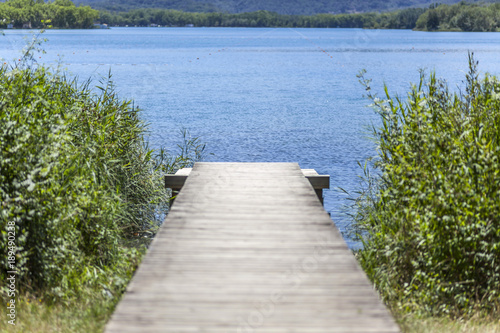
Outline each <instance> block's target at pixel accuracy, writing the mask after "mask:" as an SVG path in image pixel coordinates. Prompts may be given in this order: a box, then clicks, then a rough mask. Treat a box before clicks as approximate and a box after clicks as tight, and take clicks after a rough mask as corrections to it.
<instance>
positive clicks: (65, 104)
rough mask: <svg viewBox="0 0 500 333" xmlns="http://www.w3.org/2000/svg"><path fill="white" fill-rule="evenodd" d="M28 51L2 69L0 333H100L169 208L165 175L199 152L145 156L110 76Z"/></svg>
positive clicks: (193, 143)
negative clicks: (60, 66)
mask: <svg viewBox="0 0 500 333" xmlns="http://www.w3.org/2000/svg"><path fill="white" fill-rule="evenodd" d="M37 44H38V42H36V41H34V42H33V43H32V44H31V46H29V47H28V48H27V50H26V51H25V53H24V57H23V58H22V59H21V61H19V62H16V64H15V65H13V66H10V65H6V64H5V65H3V66H2V67H1V68H0V148H1V149H0V153H1V156H0V204H1V215H0V230H1V233H0V247H1V248H2V249H3V251H5V252H4V253H5V254H4V255H3V256H1V257H0V265H1V267H2V269H1V270H0V281H1V282H0V294H1V298H2V300H3V302H2V304H3V305H2V306H5V308H4V309H6V308H7V306H10V307H11V308H12V310H11V311H10V310H9V311H10V312H11V313H14V314H15V315H14V317H11V318H10V319H8V317H7V315H6V314H5V315H3V316H2V319H1V320H0V328H1V329H2V330H8V329H9V330H14V331H17V332H31V331H40V332H41V331H44V332H50V331H56V332H79V331H82V332H91V331H99V329H100V328H101V327H102V325H103V324H104V322H105V321H106V319H107V317H108V316H109V315H110V313H111V310H112V308H113V307H114V305H115V304H116V302H117V301H118V299H119V297H120V295H121V294H122V292H123V291H124V289H125V287H126V285H127V283H128V281H129V279H130V278H131V276H132V274H133V271H134V269H135V268H136V266H137V265H138V263H139V262H140V260H141V257H142V255H143V253H144V252H145V250H146V248H147V246H148V244H149V242H150V241H151V239H152V238H153V236H154V235H155V233H156V230H157V229H158V226H159V225H160V223H161V222H162V220H163V218H164V216H165V214H166V212H167V210H168V200H169V193H168V192H167V191H166V189H164V185H163V175H164V174H165V173H169V172H173V171H174V170H175V169H177V168H180V167H184V166H186V165H190V164H191V163H192V162H193V161H194V160H196V159H197V158H199V157H200V154H201V152H202V151H203V148H204V147H203V145H201V144H200V143H199V142H198V140H197V139H193V140H189V139H186V141H185V146H184V147H181V148H182V149H181V151H180V152H179V154H178V155H174V156H172V155H168V154H166V153H165V151H163V150H153V149H150V148H148V144H147V142H146V140H145V135H146V133H147V126H146V124H145V123H144V122H143V121H142V120H141V117H140V111H139V110H138V109H137V108H135V107H134V106H133V103H132V102H131V101H127V100H122V99H121V98H119V96H117V94H116V93H115V91H114V87H113V84H112V82H111V80H110V79H109V78H106V79H103V80H102V81H101V82H99V83H97V84H95V85H94V84H93V83H92V82H90V81H88V82H83V83H78V82H77V81H76V80H74V79H71V78H70V77H68V76H66V74H65V73H63V72H59V71H57V70H52V69H50V68H47V67H45V66H41V65H38V64H36V63H35V62H34V57H33V50H34V48H35V47H34V45H37ZM11 272H13V273H11ZM10 320H13V321H12V323H11V324H9V323H8V321H10ZM14 323H15V324H17V325H15V326H14V325H13V324H14ZM50 327H52V328H50Z"/></svg>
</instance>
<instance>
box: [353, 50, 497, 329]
mask: <svg viewBox="0 0 500 333" xmlns="http://www.w3.org/2000/svg"><path fill="white" fill-rule="evenodd" d="M477 66H478V63H477V62H476V61H475V60H474V57H473V54H469V72H468V73H466V75H465V80H464V87H461V88H460V90H459V92H456V93H452V92H450V89H449V87H448V85H447V83H446V81H445V80H444V79H438V78H436V75H435V73H431V74H430V75H426V74H425V73H424V72H421V75H420V82H418V83H417V84H414V85H412V88H411V90H410V91H409V92H408V94H407V95H406V97H399V96H396V97H392V96H390V94H389V92H388V88H387V86H385V96H383V97H382V98H379V97H377V96H376V95H374V94H373V93H372V90H371V87H370V83H371V80H370V79H366V77H365V71H362V72H361V73H360V75H359V76H358V77H359V78H360V82H361V83H362V84H363V85H364V86H365V88H366V92H367V97H368V99H369V100H371V102H372V107H373V108H374V110H375V112H376V113H377V114H378V115H379V116H380V119H381V126H380V127H379V128H375V127H374V128H373V129H372V137H373V139H374V140H375V142H376V143H377V147H378V148H377V151H378V155H377V156H376V157H375V158H374V159H372V160H368V161H367V162H366V164H365V167H364V178H363V182H362V184H363V185H362V186H361V190H360V191H359V192H358V193H357V195H356V197H353V198H351V199H352V200H353V205H352V206H350V207H349V208H348V209H349V211H350V212H352V213H353V215H352V224H351V226H352V227H351V228H352V229H351V232H352V233H353V234H354V235H357V237H358V239H359V240H360V241H362V243H363V249H362V250H359V251H357V252H356V256H357V259H358V262H359V263H360V265H361V267H362V268H363V270H364V271H365V272H366V274H367V275H368V277H369V278H370V280H371V281H372V282H373V283H374V285H375V286H376V288H377V290H378V291H379V293H380V295H381V297H382V299H383V300H384V302H385V303H386V304H387V305H388V306H389V307H390V308H391V310H392V312H393V314H395V316H396V317H397V318H398V319H399V322H400V324H401V325H402V327H403V328H405V330H408V331H411V332H419V331H422V328H421V327H419V326H421V325H420V324H419V321H420V320H423V322H428V320H429V319H431V321H434V320H436V321H435V324H436V325H438V326H439V325H441V324H440V323H439V321H440V322H441V323H445V322H446V321H448V323H449V324H452V323H454V324H455V325H456V324H458V323H465V324H466V325H469V329H467V330H466V331H473V332H498V331H500V320H499V318H500V267H499V266H498V261H499V260H500V223H499V220H498V216H499V215H500V183H499V171H498V170H500V164H499V162H500V131H499V129H500V80H499V79H498V78H497V77H495V76H492V75H489V74H485V75H484V77H480V75H479V72H478V67H477ZM370 169H376V170H378V172H377V173H376V176H374V175H373V173H370ZM481 322H482V324H484V325H486V326H483V327H482V329H479V328H477V327H476V326H475V324H472V323H476V324H479V323H481ZM488 323H489V324H488ZM480 325H481V324H480ZM488 325H489V328H488ZM451 328H452V327H451V326H450V327H449V328H448V329H446V330H444V331H445V332H447V331H452V329H451ZM423 331H434V329H429V328H427V329H424V330H423ZM457 331H460V332H462V330H457Z"/></svg>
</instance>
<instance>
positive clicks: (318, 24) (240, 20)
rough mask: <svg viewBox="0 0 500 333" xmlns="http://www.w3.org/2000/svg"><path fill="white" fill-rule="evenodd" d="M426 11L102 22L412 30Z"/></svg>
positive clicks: (110, 19) (145, 13)
mask: <svg viewBox="0 0 500 333" xmlns="http://www.w3.org/2000/svg"><path fill="white" fill-rule="evenodd" d="M423 12H425V10H424V9H415V8H411V9H406V10H401V11H396V12H392V13H384V14H378V13H366V14H340V15H334V14H317V15H312V16H304V15H281V14H277V13H275V12H269V11H264V10H260V11H256V12H249V13H241V14H228V13H188V12H182V11H177V10H171V9H134V10H131V11H129V12H119V13H111V12H106V11H103V12H101V16H100V20H101V21H102V22H106V23H108V24H111V25H119V26H125V25H128V26H148V25H150V24H158V25H162V26H185V25H187V24H193V25H194V26H198V27H201V26H210V27H303V28H384V29H400V28H402V29H412V28H414V27H415V24H416V22H417V19H418V17H419V16H420V14H422V13H423Z"/></svg>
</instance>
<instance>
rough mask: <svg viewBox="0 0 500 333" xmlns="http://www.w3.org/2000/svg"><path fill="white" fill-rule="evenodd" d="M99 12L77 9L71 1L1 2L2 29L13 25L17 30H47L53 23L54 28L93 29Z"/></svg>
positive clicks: (0, 22)
mask: <svg viewBox="0 0 500 333" xmlns="http://www.w3.org/2000/svg"><path fill="white" fill-rule="evenodd" d="M98 17H99V12H98V11H97V10H94V9H92V8H90V7H89V6H84V7H75V4H74V3H73V2H71V1H70V0H55V1H54V2H43V1H36V2H35V1H34V0H7V1H6V2H0V18H1V20H0V27H1V28H6V27H7V25H8V24H10V23H12V24H13V25H14V27H15V28H22V27H23V26H24V27H30V28H34V29H38V28H47V26H46V24H45V23H46V21H47V20H50V21H52V26H50V27H54V28H76V29H85V28H92V26H93V23H94V21H95V20H97V18H98Z"/></svg>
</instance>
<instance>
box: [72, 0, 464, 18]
mask: <svg viewBox="0 0 500 333" xmlns="http://www.w3.org/2000/svg"><path fill="white" fill-rule="evenodd" d="M74 1H75V3H82V4H86V5H90V6H92V7H93V8H96V9H99V10H109V11H111V12H125V11H129V10H133V9H144V8H156V9H174V10H180V11H184V12H222V13H228V14H237V13H248V12H256V11H259V10H266V11H270V12H276V13H278V14H283V15H315V14H319V13H334V14H349V13H367V12H388V11H393V10H398V9H405V8H410V7H415V8H416V7H420V8H424V7H428V6H429V5H430V4H432V3H434V2H435V0H405V1H401V0H335V1H325V0H294V1H289V0H252V1H241V0H182V1H179V0H140V1H137V0H74ZM470 1H474V0H470ZM439 2H440V3H448V4H449V3H455V2H457V0H440V1H439Z"/></svg>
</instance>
